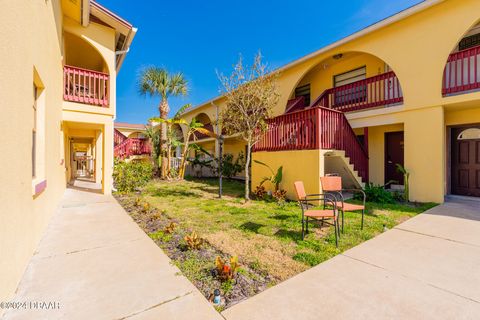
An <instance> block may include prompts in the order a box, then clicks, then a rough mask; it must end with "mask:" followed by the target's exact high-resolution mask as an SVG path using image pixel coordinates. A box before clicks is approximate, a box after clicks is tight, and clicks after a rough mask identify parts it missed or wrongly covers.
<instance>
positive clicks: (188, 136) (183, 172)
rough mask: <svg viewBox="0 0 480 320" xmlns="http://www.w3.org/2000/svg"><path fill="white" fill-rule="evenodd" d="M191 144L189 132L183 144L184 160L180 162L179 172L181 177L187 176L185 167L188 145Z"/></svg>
mask: <svg viewBox="0 0 480 320" xmlns="http://www.w3.org/2000/svg"><path fill="white" fill-rule="evenodd" d="M189 144H190V134H187V137H186V139H185V142H184V144H183V150H182V162H181V163H180V170H179V172H178V177H179V178H180V179H182V180H183V179H184V178H185V169H186V167H187V156H188V146H189Z"/></svg>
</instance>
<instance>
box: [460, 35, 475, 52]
mask: <svg viewBox="0 0 480 320" xmlns="http://www.w3.org/2000/svg"><path fill="white" fill-rule="evenodd" d="M478 45H480V33H477V34H474V35H472V36H468V37H465V38H463V39H462V40H460V43H459V44H458V50H460V51H462V50H465V49H468V48H472V47H475V46H478Z"/></svg>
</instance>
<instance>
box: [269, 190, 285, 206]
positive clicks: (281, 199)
mask: <svg viewBox="0 0 480 320" xmlns="http://www.w3.org/2000/svg"><path fill="white" fill-rule="evenodd" d="M272 196H273V198H275V200H277V203H279V204H283V203H285V199H286V197H287V190H283V189H279V190H276V191H274V192H273V193H272Z"/></svg>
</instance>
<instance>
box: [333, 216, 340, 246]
mask: <svg viewBox="0 0 480 320" xmlns="http://www.w3.org/2000/svg"><path fill="white" fill-rule="evenodd" d="M334 223H335V246H336V247H337V248H338V237H339V236H340V229H339V225H338V219H335V221H334ZM337 234H338V235H337Z"/></svg>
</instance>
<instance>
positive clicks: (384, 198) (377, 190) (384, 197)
mask: <svg viewBox="0 0 480 320" xmlns="http://www.w3.org/2000/svg"><path fill="white" fill-rule="evenodd" d="M364 191H365V195H366V196H367V199H366V200H367V201H369V202H376V203H380V204H387V203H395V199H394V197H393V194H392V193H391V192H388V191H387V190H385V188H384V187H383V186H381V185H375V184H373V183H367V184H366V185H365V190H364ZM360 197H362V196H361V195H359V194H358V193H357V194H355V196H354V199H357V200H362V199H361V198H360Z"/></svg>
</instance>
